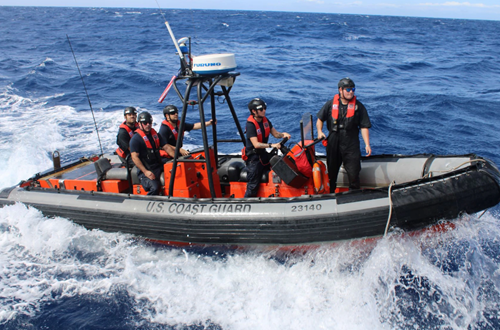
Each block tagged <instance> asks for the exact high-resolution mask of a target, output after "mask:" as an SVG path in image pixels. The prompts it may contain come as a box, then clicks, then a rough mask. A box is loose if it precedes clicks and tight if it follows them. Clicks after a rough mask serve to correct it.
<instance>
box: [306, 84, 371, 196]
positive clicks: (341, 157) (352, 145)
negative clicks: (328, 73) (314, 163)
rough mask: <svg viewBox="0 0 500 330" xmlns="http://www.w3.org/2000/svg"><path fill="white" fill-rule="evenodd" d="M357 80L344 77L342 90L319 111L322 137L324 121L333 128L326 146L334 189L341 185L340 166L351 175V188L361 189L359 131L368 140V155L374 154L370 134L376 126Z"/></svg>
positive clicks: (318, 122) (331, 188) (330, 130)
mask: <svg viewBox="0 0 500 330" xmlns="http://www.w3.org/2000/svg"><path fill="white" fill-rule="evenodd" d="M355 90H356V88H355V85H354V81H352V80H351V79H350V78H343V79H341V80H340V81H339V83H338V94H336V95H335V96H334V97H333V98H332V99H330V100H328V101H327V102H326V103H325V105H323V107H322V108H321V110H320V111H319V112H318V114H317V116H318V120H317V121H316V128H317V129H318V138H322V137H325V134H324V133H323V123H324V122H325V121H326V126H327V129H328V132H329V135H328V139H327V140H326V141H327V146H326V158H327V165H328V176H329V178H330V191H331V192H334V191H335V188H336V187H337V176H338V173H339V170H340V166H341V165H342V164H344V168H345V170H346V172H347V176H348V178H349V189H359V188H360V182H359V172H360V171H361V151H360V150H359V132H360V130H361V136H362V137H363V141H364V143H365V150H366V156H370V155H371V153H372V149H371V147H370V134H369V131H368V129H369V128H370V127H371V126H372V124H371V122H370V118H369V117H368V112H367V111H366V108H365V106H364V105H363V104H362V103H361V102H359V101H358V100H357V99H356V96H354V91H355Z"/></svg>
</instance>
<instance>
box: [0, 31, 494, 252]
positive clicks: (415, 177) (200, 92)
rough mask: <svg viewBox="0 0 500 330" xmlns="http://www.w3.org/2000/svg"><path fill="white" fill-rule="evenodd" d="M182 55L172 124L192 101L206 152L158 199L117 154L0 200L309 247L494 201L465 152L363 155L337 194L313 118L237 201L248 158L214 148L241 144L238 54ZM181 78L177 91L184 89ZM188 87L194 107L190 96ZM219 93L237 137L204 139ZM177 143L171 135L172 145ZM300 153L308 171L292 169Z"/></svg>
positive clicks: (132, 226)
mask: <svg viewBox="0 0 500 330" xmlns="http://www.w3.org/2000/svg"><path fill="white" fill-rule="evenodd" d="M181 40H182V41H183V42H182V43H185V42H186V40H185V39H184V38H183V39H181ZM182 43H181V44H182ZM180 53H183V54H184V55H185V57H184V58H183V57H181V70H180V72H179V74H178V75H177V76H175V77H174V79H173V80H172V84H171V85H172V86H173V87H174V89H175V91H176V93H177V95H178V96H179V98H180V100H181V102H182V104H183V109H182V116H181V119H180V131H183V128H184V125H185V119H186V113H187V107H188V105H190V104H193V103H196V104H197V105H198V109H199V117H200V123H201V125H202V129H201V131H202V136H203V138H202V139H203V147H202V148H200V149H198V150H194V151H192V152H191V154H190V155H189V156H180V155H179V154H178V152H177V153H176V154H175V157H174V158H173V159H172V160H171V161H169V162H167V163H166V164H165V165H164V174H163V176H162V182H163V185H164V186H163V191H162V192H163V195H162V196H147V195H146V193H145V191H144V190H143V189H142V187H141V185H140V183H139V180H138V179H137V175H136V170H135V169H132V170H128V169H127V168H124V167H123V166H122V165H121V162H120V160H119V158H118V156H117V155H114V154H105V155H102V156H100V157H89V158H81V159H79V160H78V161H75V162H73V163H70V164H66V165H63V166H59V165H58V164H57V162H56V163H55V166H54V168H53V169H50V170H47V171H46V172H43V173H38V174H36V175H34V176H33V177H31V178H29V179H27V180H25V181H22V182H21V183H20V184H19V185H17V186H14V187H10V188H7V189H4V190H3V191H1V192H0V205H8V204H13V203H17V202H22V203H25V204H27V205H30V206H33V207H36V208H37V209H39V210H41V211H42V212H43V213H44V214H45V215H46V216H61V217H65V218H68V219H71V220H72V221H74V222H75V223H77V224H80V225H83V226H85V227H86V228H89V229H94V228H96V229H101V230H104V231H110V232H123V233H129V234H133V235H137V236H140V237H144V238H146V239H150V240H154V241H158V242H161V243H166V244H171V245H231V246H255V245H265V246H303V245H306V246H307V245H316V244H324V243H330V242H335V241H339V240H348V239H362V238H367V237H377V236H383V235H385V234H386V233H387V232H389V231H391V230H393V229H394V228H399V229H402V230H404V231H415V230H419V229H422V228H426V227H427V228H428V227H429V226H436V225H438V224H439V223H440V222H441V221H442V220H445V219H449V220H452V219H456V218H457V217H459V216H460V215H461V214H464V213H468V214H472V213H476V212H479V211H482V210H485V209H488V208H490V207H492V206H495V205H496V204H498V203H499V202H500V173H499V171H498V169H497V167H496V166H495V165H494V164H493V163H492V162H490V161H488V160H486V159H484V158H481V157H478V156H476V155H473V154H470V155H452V156H439V155H427V154H422V155H412V156H403V155H380V156H371V157H369V158H363V159H362V170H361V174H360V180H361V186H362V189H361V190H355V191H348V189H347V187H348V180H347V174H346V173H345V171H344V170H343V169H341V171H340V173H339V176H338V188H337V191H335V192H333V191H332V192H330V189H329V187H328V184H327V183H328V176H327V168H326V166H325V163H326V160H325V158H324V157H322V156H318V155H316V154H315V144H316V143H317V142H320V141H319V140H317V139H314V132H313V127H314V125H313V123H312V117H311V116H310V115H306V116H304V118H303V120H302V121H301V123H300V125H301V129H300V132H301V139H300V141H299V142H298V143H297V144H296V145H295V146H293V147H292V148H291V150H290V149H289V148H288V147H287V146H286V143H285V141H283V143H282V145H283V148H282V149H281V151H280V153H279V154H276V155H275V156H274V157H273V158H272V160H271V163H272V170H271V171H270V172H269V173H266V174H265V175H264V176H263V177H262V179H261V184H260V188H259V192H258V197H256V198H244V197H243V196H244V193H245V189H246V177H247V172H246V169H245V163H244V162H243V161H242V160H241V156H239V155H226V154H220V153H219V152H218V148H217V147H218V145H219V144H220V143H236V144H238V145H239V148H237V149H238V150H239V149H240V148H241V147H242V146H244V145H245V135H244V133H243V131H242V128H241V125H240V122H239V120H238V118H237V115H236V112H235V110H234V107H233V104H232V102H231V98H230V96H229V94H230V91H231V89H232V87H233V85H234V83H235V80H236V78H237V77H238V76H239V73H237V72H234V71H233V70H234V69H235V67H236V63H235V61H234V55H233V56H228V55H227V54H225V55H224V56H218V55H219V54H215V55H213V56H208V57H207V56H205V57H204V58H202V59H199V60H202V61H204V60H208V61H209V63H215V64H213V65H212V64H210V65H202V64H200V63H199V62H198V60H196V58H194V59H193V60H191V59H192V58H191V56H190V50H189V53H186V51H185V50H182V51H181V50H180V49H179V54H180ZM186 58H187V59H186ZM193 62H194V63H198V64H200V65H198V66H194V65H193ZM218 64H220V65H218ZM178 85H181V86H185V91H184V93H181V91H180V90H179V87H178ZM193 89H196V101H195V102H193V101H189V100H190V96H191V93H192V91H193ZM216 97H217V98H219V99H222V98H223V99H224V100H225V102H224V103H225V104H227V106H228V108H229V110H230V113H231V115H232V117H233V119H234V124H235V126H236V129H237V130H238V132H239V136H240V138H239V139H235V140H222V139H218V132H217V125H213V126H211V127H212V140H211V141H209V139H208V135H207V127H206V126H205V122H206V120H207V118H206V117H207V116H206V111H205V107H204V105H205V102H206V101H207V100H208V99H210V102H209V103H210V109H209V111H208V113H209V114H208V117H209V118H211V119H214V120H216V119H217V109H216V103H218V102H215V98H216ZM181 143H182V134H179V138H178V141H177V150H179V149H180V148H179V146H180V144H181ZM299 155H302V156H301V157H302V159H299V158H300V156H299ZM303 155H305V157H306V161H307V162H308V163H309V165H310V166H311V167H312V168H313V171H312V172H309V173H305V174H304V173H302V172H301V171H300V170H299V167H298V166H297V164H298V163H299V161H300V160H302V161H303V160H304V158H303V157H304V156H303ZM56 159H57V158H56Z"/></svg>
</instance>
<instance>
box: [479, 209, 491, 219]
mask: <svg viewBox="0 0 500 330" xmlns="http://www.w3.org/2000/svg"><path fill="white" fill-rule="evenodd" d="M488 210H489V209H486V210H484V211H483V213H481V215H480V216H479V217H478V219H481V217H482V216H483V215H484V214H485V213H486V211H488Z"/></svg>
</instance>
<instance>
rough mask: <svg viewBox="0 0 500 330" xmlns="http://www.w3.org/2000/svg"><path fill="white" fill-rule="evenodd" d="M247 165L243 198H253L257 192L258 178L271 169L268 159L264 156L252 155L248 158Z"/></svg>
mask: <svg viewBox="0 0 500 330" xmlns="http://www.w3.org/2000/svg"><path fill="white" fill-rule="evenodd" d="M246 165H247V171H248V174H247V179H248V180H247V190H246V191H245V197H255V196H257V193H258V192H259V183H260V178H262V174H263V173H264V171H268V170H269V169H270V168H271V165H270V163H269V157H268V156H267V153H266V154H262V155H258V154H253V155H251V156H248V160H247V161H246Z"/></svg>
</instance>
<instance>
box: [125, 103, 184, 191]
mask: <svg viewBox="0 0 500 330" xmlns="http://www.w3.org/2000/svg"><path fill="white" fill-rule="evenodd" d="M137 121H138V122H139V128H138V129H137V130H136V134H134V136H133V137H132V139H131V140H130V152H131V154H132V160H133V162H134V164H135V166H137V176H138V177H139V179H140V180H141V185H142V187H143V188H144V190H145V191H147V192H148V195H159V194H160V189H161V182H160V178H161V174H162V172H163V161H162V156H161V155H160V151H162V150H163V151H165V152H166V153H167V154H168V155H170V156H171V157H173V156H174V149H173V147H172V146H170V145H168V144H167V143H166V142H165V141H164V140H163V138H162V137H161V136H158V134H157V133H156V131H155V130H154V129H153V128H152V125H153V117H151V114H150V113H149V112H146V111H145V112H141V113H140V114H139V117H138V119H137Z"/></svg>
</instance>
